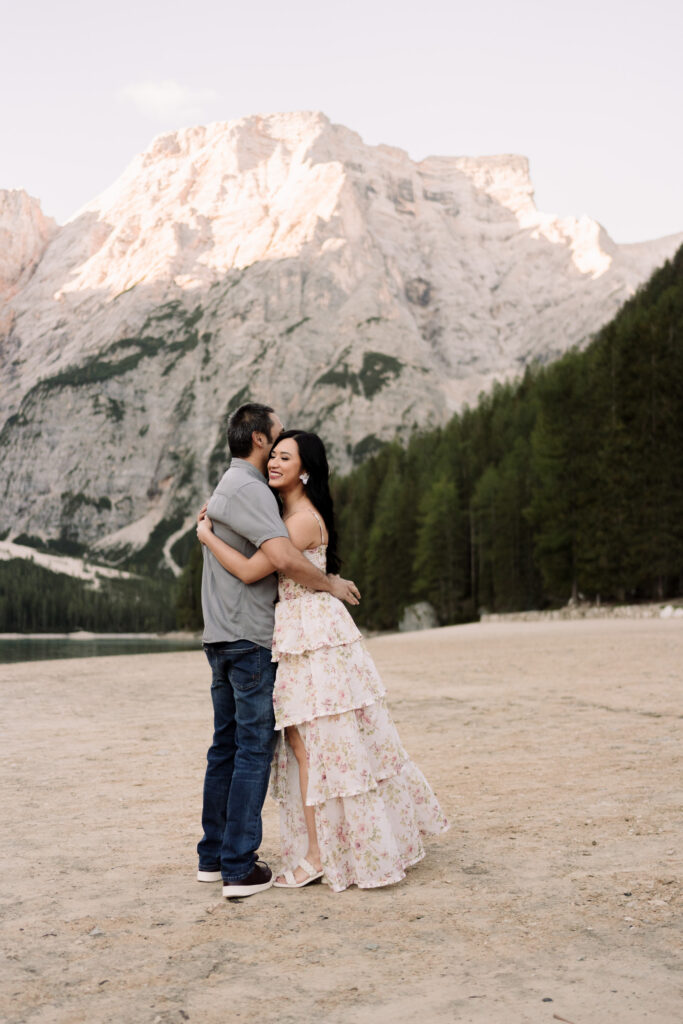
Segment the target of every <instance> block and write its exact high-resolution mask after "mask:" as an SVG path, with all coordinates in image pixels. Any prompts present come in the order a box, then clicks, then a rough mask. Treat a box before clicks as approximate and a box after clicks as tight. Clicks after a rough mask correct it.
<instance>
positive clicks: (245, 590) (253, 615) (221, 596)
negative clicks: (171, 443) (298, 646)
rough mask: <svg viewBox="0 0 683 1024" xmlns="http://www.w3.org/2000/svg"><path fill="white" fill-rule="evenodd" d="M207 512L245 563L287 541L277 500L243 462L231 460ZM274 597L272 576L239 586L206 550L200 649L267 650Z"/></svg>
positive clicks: (275, 579)
mask: <svg viewBox="0 0 683 1024" xmlns="http://www.w3.org/2000/svg"><path fill="white" fill-rule="evenodd" d="M207 511H208V515H209V519H210V520H211V521H212V523H213V529H214V533H215V534H216V536H217V537H220V539H221V540H224V541H225V542H226V544H229V545H230V546H231V547H233V548H236V549H237V550H238V551H240V552H241V553H242V554H243V555H246V556H247V557H249V556H250V555H253V553H254V552H255V551H256V549H257V548H259V547H260V546H261V544H263V542H264V541H266V540H272V539H273V538H274V537H287V536H289V535H288V533H287V528H286V526H285V524H284V523H283V522H282V519H281V517H280V512H279V510H278V504H277V501H276V499H275V495H274V494H273V492H272V491H271V490H270V489H269V487H268V484H267V483H266V481H265V478H264V477H263V475H262V474H261V473H259V471H258V469H257V468H256V466H252V464H251V463H250V462H246V461H245V460H244V459H233V460H232V462H231V463H230V467H229V468H228V471H227V472H226V473H224V475H223V479H222V480H221V481H220V483H219V484H218V487H217V488H216V490H215V491H214V492H213V494H212V495H211V499H210V501H209V507H208V510H207ZM276 597H277V576H276V575H275V574H274V573H271V575H270V576H266V577H265V578H264V579H262V580H258V581H257V582H256V583H249V584H246V583H242V581H241V580H238V579H237V577H236V576H232V575H231V574H230V573H229V572H228V571H227V569H224V568H223V566H222V565H221V564H220V562H219V561H218V560H217V559H216V557H215V556H214V555H213V554H212V553H211V552H210V551H209V549H208V548H207V547H206V546H205V547H204V568H203V571H202V612H203V614H204V643H209V644H213V643H218V642H219V641H221V640H251V642H252V643H255V644H259V645H260V646H261V647H268V648H270V647H271V646H272V643H273V626H274V622H275V598H276Z"/></svg>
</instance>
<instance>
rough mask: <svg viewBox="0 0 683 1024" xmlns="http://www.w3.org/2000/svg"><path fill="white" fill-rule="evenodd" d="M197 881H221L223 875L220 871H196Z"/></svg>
mask: <svg viewBox="0 0 683 1024" xmlns="http://www.w3.org/2000/svg"><path fill="white" fill-rule="evenodd" d="M197 881H198V882H222V881H223V876H222V875H221V873H220V871H198V872H197Z"/></svg>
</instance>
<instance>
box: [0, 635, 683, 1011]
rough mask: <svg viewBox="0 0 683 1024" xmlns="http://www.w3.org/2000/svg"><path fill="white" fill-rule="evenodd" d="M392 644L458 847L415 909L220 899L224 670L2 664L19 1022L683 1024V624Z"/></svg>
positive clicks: (122, 661)
mask: <svg viewBox="0 0 683 1024" xmlns="http://www.w3.org/2000/svg"><path fill="white" fill-rule="evenodd" d="M370 647H371V650H372V653H373V655H374V656H375V658H376V660H377V662H378V665H379V667H380V669H381V671H382V673H383V676H384V679H385V681H386V683H387V686H388V689H389V695H390V702H391V705H392V708H393V711H394V715H395V718H396V720H397V724H398V726H399V729H400V731H401V735H402V738H403V740H404V743H405V745H406V746H407V748H408V750H409V752H410V753H411V754H412V756H413V757H414V759H415V760H416V761H417V763H418V764H419V765H420V766H421V767H422V769H423V770H424V772H425V774H426V775H427V777H428V779H429V780H430V781H431V783H432V785H433V786H434V788H435V790H436V791H437V794H438V795H439V797H440V799H441V802H442V804H443V806H444V809H445V810H446V812H447V814H448V815H449V817H450V819H451V821H452V829H451V831H450V832H449V833H448V834H446V835H445V836H441V837H438V838H434V839H431V840H429V841H428V843H427V857H426V859H425V860H424V861H423V862H422V863H421V864H419V865H418V866H417V867H416V868H414V869H412V870H411V871H410V872H409V874H408V877H407V879H406V880H405V881H404V882H403V883H401V884H400V885H398V886H394V887H390V888H386V889H381V890H372V891H359V890H357V889H351V890H348V891H347V892H345V893H340V894H334V893H331V892H330V891H329V890H328V888H327V887H326V886H313V887H311V888H308V889H304V890H302V891H299V892H286V891H285V892H283V891H281V890H276V889H271V890H269V891H268V892H267V893H265V894H261V895H258V896H254V897H252V898H251V899H248V900H243V901H238V902H227V901H226V900H224V899H223V898H222V896H221V891H220V886H219V885H200V884H198V883H197V882H196V881H195V880H194V873H195V868H196V861H195V853H194V847H195V844H196V842H197V839H198V838H199V835H198V817H199V803H200V793H201V786H202V776H203V761H204V756H205V751H206V747H207V745H208V742H209V739H210V723H209V718H210V712H209V694H208V671H207V666H206V664H205V661H204V656H203V654H202V653H201V652H197V653H194V652H190V653H178V654H153V655H143V656H139V655H136V656H122V657H117V658H98V659H82V660H69V661H53V662H34V663H32V664H23V665H9V666H0V680H1V685H0V693H1V694H2V722H3V731H4V734H5V735H4V739H3V746H2V762H3V764H2V767H3V771H2V779H3V784H2V819H3V822H4V825H3V829H2V834H1V838H0V844H1V850H2V859H3V860H2V877H1V889H2V900H3V934H4V939H3V950H2V957H1V959H0V969H1V971H2V982H1V984H2V1005H0V1016H2V1019H3V1020H6V1021H9V1022H12V1024H19V1022H31V1024H51V1022H60V1024H62V1022H81V1021H82V1022H88V1024H99V1022H105V1021H111V1022H116V1024H138V1022H150V1024H154V1022H156V1024H181V1022H183V1021H188V1020H189V1021H194V1022H214V1021H215V1022H231V1021H256V1022H259V1024H269V1022H275V1021H277V1022H283V1024H286V1022H292V1024H294V1022H296V1024H299V1022H308V1021H316V1022H318V1021H319V1022H335V1024H336V1022H344V1024H356V1022H370V1021H372V1022H378V1024H382V1022H391V1024H413V1022H416V1021H419V1022H420V1024H430V1022H432V1021H462V1022H469V1021H472V1022H477V1024H480V1022H481V1024H499V1022H500V1024H503V1022H504V1024H517V1022H527V1021H528V1022H546V1021H547V1022H552V1021H554V1020H566V1021H571V1022H572V1024H603V1022H609V1024H612V1022H615V1024H616V1022H618V1024H642V1022H644V1021H646V1022H658V1024H659V1022H661V1024H664V1022H666V1024H674V1022H676V1024H678V1022H680V1021H681V1020H682V1019H683V998H682V997H683V992H682V991H681V984H680V983H681V977H680V974H678V973H677V971H678V970H679V969H680V966H681V964H680V954H681V941H680V939H681V935H680V930H679V928H680V923H681V922H680V908H681V904H680V888H679V882H680V877H681V836H680V823H681V806H680V804H681V799H680V798H681V793H680V783H681V744H680V740H681V719H682V717H683V715H682V711H681V699H680V698H681V679H682V676H683V622H681V620H680V619H679V620H676V621H671V620H669V621H657V620H644V621H623V620H622V621H618V620H615V621H609V620H607V621H586V622H534V623H516V622H515V623H495V624H487V625H472V626H461V627H454V628H449V629H442V630H434V631H431V632H426V633H419V634H415V633H413V634H404V635H400V636H384V637H378V638H376V639H374V640H372V641H371V642H370ZM277 845H278V844H277V818H276V811H275V807H274V805H273V804H272V803H271V802H270V801H268V803H267V804H266V811H265V841H264V845H263V847H262V851H261V852H262V856H264V857H265V859H267V860H269V861H271V863H277V860H278V857H277Z"/></svg>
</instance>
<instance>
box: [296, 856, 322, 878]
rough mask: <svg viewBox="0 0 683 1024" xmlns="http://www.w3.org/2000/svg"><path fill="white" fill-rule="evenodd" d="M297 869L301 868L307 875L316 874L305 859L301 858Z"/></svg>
mask: <svg viewBox="0 0 683 1024" xmlns="http://www.w3.org/2000/svg"><path fill="white" fill-rule="evenodd" d="M297 867H299V868H302V869H303V870H304V871H305V872H306V874H307V875H317V874H318V872H317V871H316V870H315V868H314V867H313V865H312V864H311V863H310V861H307V860H306V858H305V857H302V858H301V860H300V861H299V863H298V864H297Z"/></svg>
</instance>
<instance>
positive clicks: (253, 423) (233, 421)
mask: <svg viewBox="0 0 683 1024" xmlns="http://www.w3.org/2000/svg"><path fill="white" fill-rule="evenodd" d="M271 412H275V410H274V409H271V407H270V406H269V405H260V404H259V403H258V402H247V403H246V405H241V406H240V407H239V409H237V410H236V411H235V412H234V413H233V414H232V416H231V417H230V419H229V420H228V445H229V447H230V454H231V455H233V456H234V457H235V458H236V459H245V458H246V457H247V456H248V455H251V450H252V448H253V443H252V440H251V435H252V434H253V432H254V431H257V433H259V434H265V435H266V437H270V429H271V425H272V424H271V421H270V414H271Z"/></svg>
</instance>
